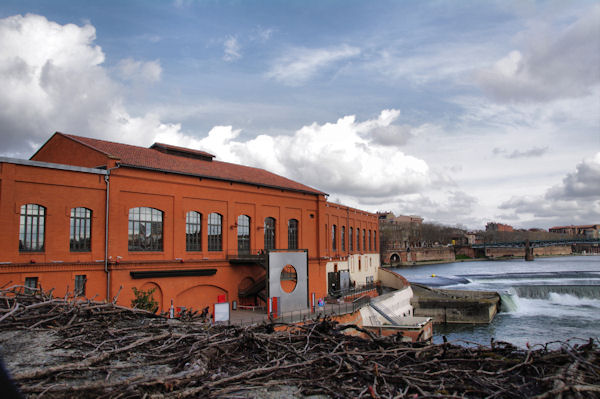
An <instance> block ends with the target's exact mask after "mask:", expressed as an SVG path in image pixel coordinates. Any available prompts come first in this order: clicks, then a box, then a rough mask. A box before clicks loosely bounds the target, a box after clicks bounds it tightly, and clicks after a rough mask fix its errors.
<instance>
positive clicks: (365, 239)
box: [362, 229, 367, 252]
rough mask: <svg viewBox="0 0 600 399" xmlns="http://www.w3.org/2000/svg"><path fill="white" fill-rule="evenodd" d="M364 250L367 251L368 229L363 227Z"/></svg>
mask: <svg viewBox="0 0 600 399" xmlns="http://www.w3.org/2000/svg"><path fill="white" fill-rule="evenodd" d="M362 250H363V252H365V251H366V250H367V230H365V229H363V243H362Z"/></svg>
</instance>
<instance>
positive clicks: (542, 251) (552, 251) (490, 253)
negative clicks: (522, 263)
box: [485, 245, 573, 258]
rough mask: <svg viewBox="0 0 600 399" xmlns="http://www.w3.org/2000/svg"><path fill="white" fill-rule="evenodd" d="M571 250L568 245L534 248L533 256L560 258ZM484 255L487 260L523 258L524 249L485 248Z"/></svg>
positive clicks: (569, 253)
mask: <svg viewBox="0 0 600 399" xmlns="http://www.w3.org/2000/svg"><path fill="white" fill-rule="evenodd" d="M572 252H573V251H572V248H571V246H570V245H562V246H550V247H534V248H533V255H534V256H561V255H571V253H572ZM485 255H486V256H487V257H488V258H502V257H519V258H523V257H525V248H486V249H485Z"/></svg>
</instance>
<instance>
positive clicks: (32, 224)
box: [19, 204, 46, 252]
mask: <svg viewBox="0 0 600 399" xmlns="http://www.w3.org/2000/svg"><path fill="white" fill-rule="evenodd" d="M45 228H46V208H44V207H43V206H41V205H37V204H25V205H21V217H20V223H19V251H20V252H43V251H44V232H45Z"/></svg>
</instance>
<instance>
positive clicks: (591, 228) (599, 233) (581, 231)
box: [548, 224, 600, 238]
mask: <svg viewBox="0 0 600 399" xmlns="http://www.w3.org/2000/svg"><path fill="white" fill-rule="evenodd" d="M548 231H549V232H550V233H558V234H568V235H582V236H586V237H588V238H598V237H600V224H587V225H579V226H573V225H571V226H555V227H551V228H550V229H549V230H548Z"/></svg>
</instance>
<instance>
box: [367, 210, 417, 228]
mask: <svg viewBox="0 0 600 399" xmlns="http://www.w3.org/2000/svg"><path fill="white" fill-rule="evenodd" d="M377 215H378V216H379V222H380V223H381V222H385V223H390V224H402V223H415V224H419V225H420V224H423V218H422V217H420V216H414V215H410V216H405V215H399V216H395V215H394V213H393V212H377Z"/></svg>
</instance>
